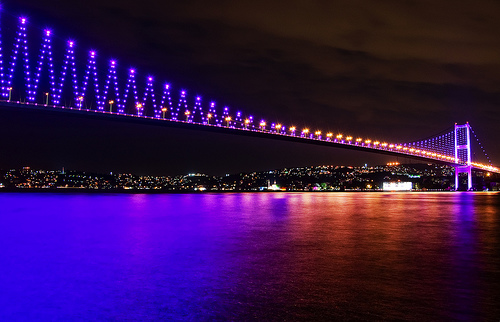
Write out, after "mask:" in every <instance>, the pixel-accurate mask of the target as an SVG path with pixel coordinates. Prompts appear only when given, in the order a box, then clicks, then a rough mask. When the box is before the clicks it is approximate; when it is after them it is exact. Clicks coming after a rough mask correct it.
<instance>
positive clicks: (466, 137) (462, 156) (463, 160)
mask: <svg viewBox="0 0 500 322" xmlns="http://www.w3.org/2000/svg"><path fill="white" fill-rule="evenodd" d="M455 160H458V162H459V163H460V165H456V166H455V190H458V187H459V183H460V180H459V176H460V173H467V190H472V165H471V163H472V160H471V146H470V125H469V122H467V123H465V124H461V125H458V124H457V123H455Z"/></svg>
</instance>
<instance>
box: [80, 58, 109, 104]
mask: <svg viewBox="0 0 500 322" xmlns="http://www.w3.org/2000/svg"><path fill="white" fill-rule="evenodd" d="M91 74H92V76H93V81H94V94H95V98H96V103H97V109H98V110H100V111H102V110H103V109H104V102H101V100H100V95H99V81H98V76H97V67H96V61H95V51H93V50H91V51H89V59H88V62H87V68H86V69H85V76H84V79H83V83H82V85H81V95H82V96H83V97H84V96H85V95H86V94H87V93H86V91H87V86H88V84H89V82H90V79H89V78H90V75H91ZM88 97H90V95H88ZM87 101H92V100H91V99H88V100H87ZM81 103H82V102H81V100H80V102H79V105H80V107H81Z"/></svg>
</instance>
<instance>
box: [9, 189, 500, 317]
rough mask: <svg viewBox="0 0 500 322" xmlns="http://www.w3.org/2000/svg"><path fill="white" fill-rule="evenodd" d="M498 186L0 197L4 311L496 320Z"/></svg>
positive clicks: (499, 294) (499, 312) (499, 311)
mask: <svg viewBox="0 0 500 322" xmlns="http://www.w3.org/2000/svg"><path fill="white" fill-rule="evenodd" d="M499 231H500V194H498V193H234V194H163V195H160V194H158V195H147V194H137V195H129V194H51V193H2V194H0V247H1V252H0V290H1V291H0V320H25V321H33V320H60V321H62V320H65V321H68V320H160V319H161V320H285V319H286V320H332V319H335V320H339V319H340V320H345V319H352V320H367V319H368V320H380V319H389V320H394V319H403V320H412V321H421V320H450V319H452V320H492V321H498V320H499V319H500V306H499V303H500V256H499V255H498V253H499V249H500V238H499V236H500V234H499Z"/></svg>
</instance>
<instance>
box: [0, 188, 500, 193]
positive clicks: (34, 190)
mask: <svg viewBox="0 0 500 322" xmlns="http://www.w3.org/2000/svg"><path fill="white" fill-rule="evenodd" d="M2 192H3V193H17V192H20V193H57V194H59V193H62V194H64V193H67V194H71V193H73V194H74V193H85V194H102V193H104V194H210V193H280V192H281V193H321V192H327V193H338V192H352V193H356V192H370V193H387V192H408V193H412V192H455V191H453V190H431V189H428V190H405V191H389V190H386V191H384V190H320V191H298V190H294V191H269V190H263V191H258V190H212V191H193V190H161V189H128V190H125V189H81V188H74V189H73V188H63V189H43V188H29V189H19V188H14V189H7V188H2V189H0V193H2ZM462 192H465V191H462ZM472 192H498V191H472Z"/></svg>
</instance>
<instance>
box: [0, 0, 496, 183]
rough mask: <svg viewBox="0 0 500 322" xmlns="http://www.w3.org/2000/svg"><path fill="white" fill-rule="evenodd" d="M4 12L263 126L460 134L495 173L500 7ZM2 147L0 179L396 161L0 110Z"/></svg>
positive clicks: (72, 4)
mask: <svg viewBox="0 0 500 322" xmlns="http://www.w3.org/2000/svg"><path fill="white" fill-rule="evenodd" d="M2 6H3V8H4V12H2V14H11V15H18V14H25V15H26V16H27V17H28V18H29V20H30V23H32V24H34V25H36V26H39V27H40V28H43V27H45V26H50V27H52V28H53V29H54V32H55V34H56V35H57V36H58V37H62V38H64V39H66V38H69V37H73V38H75V39H76V40H77V41H78V44H79V46H80V47H81V48H82V49H85V50H87V49H90V48H93V49H97V50H98V52H99V55H100V56H102V57H106V59H107V58H117V59H118V60H119V61H120V62H121V63H122V64H129V65H130V66H134V67H137V69H138V70H139V71H141V72H142V73H144V74H153V75H155V76H156V78H158V79H162V80H166V81H170V82H171V83H172V86H173V87H174V88H177V89H180V88H185V89H188V91H189V93H192V94H193V95H194V94H199V95H201V96H202V97H203V100H204V102H208V101H209V100H215V101H217V105H218V106H219V107H220V106H224V105H227V106H229V107H230V108H231V110H232V111H236V110H242V111H245V112H247V113H250V114H254V115H258V116H263V117H265V118H266V119H267V120H269V122H271V121H279V122H282V123H284V124H294V125H296V126H297V127H298V128H301V127H302V126H307V127H309V128H311V129H321V130H323V131H324V132H326V131H333V132H335V133H337V132H340V133H345V134H351V135H354V136H361V137H365V138H372V139H379V140H387V141H390V142H411V141H415V140H418V139H422V138H425V137H428V136H431V135H433V134H437V133H439V132H441V131H442V130H444V129H446V128H449V127H451V126H452V125H453V124H454V123H455V122H458V123H464V122H466V121H468V122H470V124H471V125H472V127H473V129H474V131H475V133H476V134H477V135H478V137H479V139H480V140H481V143H482V144H483V146H484V147H485V149H486V151H487V152H488V154H489V155H490V157H491V159H492V160H493V163H494V164H495V165H497V166H498V165H499V164H500V149H499V148H498V145H497V139H498V137H499V130H498V125H499V124H500V110H499V107H500V90H499V89H500V19H498V13H499V12H500V2H498V1H398V0H394V1H368V0H359V1H261V0H254V1H246V0H245V1H217V0H212V1H175V2H174V1H150V0H143V1H127V0H125V1H123V0H120V1H112V0H99V1H96V0H86V1H76V0H73V1H67V0H61V1H45V0H37V1H33V0H31V1H28V0H15V1H12V0H6V1H3V3H2ZM5 12H7V13H5ZM2 28H3V26H2ZM2 30H3V29H2ZM36 46H38V44H37V45H36ZM0 135H1V137H2V140H1V141H2V143H1V145H0V149H2V157H1V158H0V168H6V167H19V166H23V165H31V166H32V167H45V168H50V169H55V168H60V167H62V166H65V167H66V168H73V169H75V168H76V169H81V170H88V171H100V172H109V171H116V172H133V173H139V174H176V173H186V172H195V171H199V172H205V173H212V174H221V173H226V172H230V173H232V172H239V171H252V170H265V169H273V168H279V167H285V166H306V165H320V164H353V165H360V164H364V163H368V164H372V165H373V164H377V163H381V162H386V161H390V160H393V159H390V158H389V159H388V157H386V156H377V155H376V154H367V153H359V152H349V151H346V150H343V149H334V148H325V147H314V146H309V145H306V144H298V143H288V142H282V141H275V140H266V139H256V138H247V137H240V136H231V135H224V134H210V133H206V132H199V131H188V130H174V129H169V128H163V127H154V126H146V125H140V124H130V123H121V122H113V121H98V120H97V121H96V120H90V119H79V118H76V117H69V116H54V115H44V114H43V113H41V114H40V115H39V114H38V113H27V112H21V111H20V112H12V111H10V110H9V111H5V110H0ZM7 138H8V139H7ZM400 161H401V160H400Z"/></svg>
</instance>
